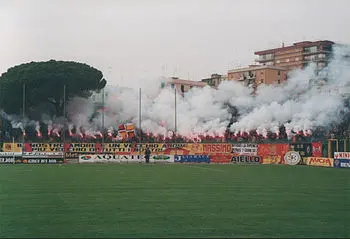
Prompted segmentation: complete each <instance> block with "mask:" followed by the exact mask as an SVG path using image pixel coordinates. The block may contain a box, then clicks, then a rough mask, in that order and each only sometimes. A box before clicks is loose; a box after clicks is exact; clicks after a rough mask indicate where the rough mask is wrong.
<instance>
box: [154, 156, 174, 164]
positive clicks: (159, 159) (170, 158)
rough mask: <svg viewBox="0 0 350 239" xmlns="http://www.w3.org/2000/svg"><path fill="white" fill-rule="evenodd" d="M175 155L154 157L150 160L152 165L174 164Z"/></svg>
mask: <svg viewBox="0 0 350 239" xmlns="http://www.w3.org/2000/svg"><path fill="white" fill-rule="evenodd" d="M174 161H175V156H174V155H153V156H151V158H150V162H151V163H174Z"/></svg>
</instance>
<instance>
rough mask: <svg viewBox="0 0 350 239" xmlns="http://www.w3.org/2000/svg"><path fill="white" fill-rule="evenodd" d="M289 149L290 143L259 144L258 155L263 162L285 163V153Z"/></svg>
mask: <svg viewBox="0 0 350 239" xmlns="http://www.w3.org/2000/svg"><path fill="white" fill-rule="evenodd" d="M288 151H289V144H259V145H258V155H259V156H260V157H262V163H263V164H284V155H285V154H286V153H287V152H288Z"/></svg>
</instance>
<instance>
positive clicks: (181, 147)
mask: <svg viewBox="0 0 350 239" xmlns="http://www.w3.org/2000/svg"><path fill="white" fill-rule="evenodd" d="M202 152H203V145H202V144H198V143H193V144H187V143H178V144H167V145H166V149H165V150H164V151H163V153H164V154H167V155H196V154H202Z"/></svg>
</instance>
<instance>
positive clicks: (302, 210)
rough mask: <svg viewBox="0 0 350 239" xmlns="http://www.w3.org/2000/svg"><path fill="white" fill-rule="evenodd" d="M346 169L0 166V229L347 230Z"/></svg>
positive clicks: (127, 232)
mask: <svg viewBox="0 0 350 239" xmlns="http://www.w3.org/2000/svg"><path fill="white" fill-rule="evenodd" d="M349 186H350V170H347V169H335V168H314V167H306V166H287V165H254V166H248V165H186V164H172V165H165V164H157V165H143V164H108V165H107V164H100V165H97V164H94V165H61V166H60V165H0V237H2V238H3V237H32V238H39V237H289V238H292V237H328V238H334V237H350V228H349V223H350V189H349Z"/></svg>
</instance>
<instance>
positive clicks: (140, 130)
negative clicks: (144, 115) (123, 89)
mask: <svg viewBox="0 0 350 239" xmlns="http://www.w3.org/2000/svg"><path fill="white" fill-rule="evenodd" d="M139 132H140V135H139V140H140V143H141V142H142V129H141V88H140V89H139Z"/></svg>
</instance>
